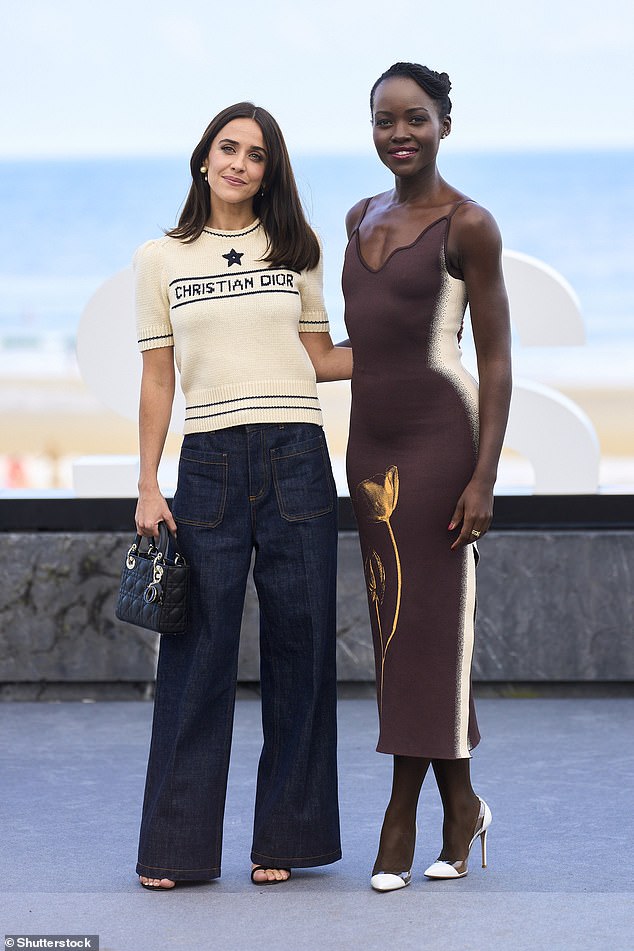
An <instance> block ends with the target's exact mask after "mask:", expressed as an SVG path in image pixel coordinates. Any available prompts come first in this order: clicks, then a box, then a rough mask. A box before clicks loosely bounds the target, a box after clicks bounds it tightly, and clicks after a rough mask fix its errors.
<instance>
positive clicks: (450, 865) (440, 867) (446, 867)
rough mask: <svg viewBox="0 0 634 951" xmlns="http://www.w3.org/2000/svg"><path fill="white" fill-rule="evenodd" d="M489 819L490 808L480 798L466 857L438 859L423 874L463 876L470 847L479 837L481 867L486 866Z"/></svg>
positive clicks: (431, 875)
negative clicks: (447, 859) (448, 859)
mask: <svg viewBox="0 0 634 951" xmlns="http://www.w3.org/2000/svg"><path fill="white" fill-rule="evenodd" d="M491 820H492V816H491V810H490V809H489V807H488V806H487V804H486V802H485V801H484V799H480V812H479V813H478V819H477V822H476V825H475V830H474V833H473V836H472V837H471V842H469V848H468V849H467V857H466V859H460V860H459V861H457V862H446V861H444V860H442V859H438V861H436V862H434V864H433V865H430V866H429V868H426V869H425V871H424V873H423V874H424V875H426V876H427V878H464V877H465V875H466V874H467V871H468V868H467V864H468V862H469V855H470V853H471V847H472V845H473V843H474V842H475V840H476V839H477V838H479V839H480V844H481V846H482V868H486V867H487V846H486V838H487V831H488V829H489V826H490V825H491Z"/></svg>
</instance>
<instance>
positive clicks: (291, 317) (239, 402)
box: [134, 221, 329, 433]
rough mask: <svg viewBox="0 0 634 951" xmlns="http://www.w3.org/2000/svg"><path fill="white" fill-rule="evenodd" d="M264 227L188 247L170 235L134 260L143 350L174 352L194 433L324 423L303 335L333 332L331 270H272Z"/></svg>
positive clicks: (207, 236) (208, 234)
mask: <svg viewBox="0 0 634 951" xmlns="http://www.w3.org/2000/svg"><path fill="white" fill-rule="evenodd" d="M266 245H267V240H266V234H265V232H264V229H263V228H262V227H261V225H260V223H259V222H258V221H256V222H254V223H253V224H252V225H250V226H249V227H248V228H246V229H244V230H242V231H211V230H209V229H207V228H205V230H204V231H203V233H202V234H201V235H200V237H199V238H197V239H196V240H195V241H193V242H191V244H185V243H183V242H182V241H179V240H178V239H176V238H169V237H163V238H159V239H158V240H155V241H148V242H147V243H146V244H143V245H141V247H140V248H139V249H138V250H137V252H136V254H135V256H134V271H135V286H136V320H137V337H138V341H139V348H140V349H141V350H151V349H153V348H156V347H171V346H173V347H174V353H175V357H176V365H177V367H178V369H179V371H180V380H181V386H182V388H183V393H184V394H185V400H186V404H187V409H186V413H185V429H184V431H185V433H194V432H206V431H209V430H212V429H224V428H225V427H227V426H238V425H241V424H243V423H277V422H297V423H304V422H306V423H318V424H319V425H321V422H322V417H321V410H320V408H319V401H318V397H317V386H316V383H315V371H314V369H313V365H312V363H311V362H310V358H309V356H308V354H307V353H306V350H305V349H304V347H303V345H302V342H301V340H300V338H299V332H302V333H304V332H323V331H328V329H329V326H328V316H327V314H326V311H325V308H324V301H323V292H322V265H321V261H320V263H319V265H318V266H317V267H316V268H315V269H314V270H312V271H301V272H297V271H291V270H288V269H286V268H279V267H275V268H270V267H268V265H267V263H266V262H265V261H263V260H262V258H263V256H264V255H265V254H266Z"/></svg>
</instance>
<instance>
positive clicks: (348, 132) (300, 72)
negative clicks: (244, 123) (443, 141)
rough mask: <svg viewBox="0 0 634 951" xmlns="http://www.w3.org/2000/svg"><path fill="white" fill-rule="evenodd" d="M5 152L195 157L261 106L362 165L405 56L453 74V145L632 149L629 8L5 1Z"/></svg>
mask: <svg viewBox="0 0 634 951" xmlns="http://www.w3.org/2000/svg"><path fill="white" fill-rule="evenodd" d="M0 3H1V8H2V9H1V13H2V20H1V22H2V40H1V44H2V54H1V56H0V117H1V118H0V157H25V156H29V157H33V158H38V157H41V158H46V157H50V156H73V155H112V154H122V155H170V154H181V153H183V152H185V153H189V152H190V151H191V148H192V146H193V145H194V144H195V142H196V141H197V140H198V138H199V136H200V134H201V132H202V130H203V129H204V127H205V126H206V124H207V122H208V121H209V119H210V118H211V116H212V115H214V114H215V113H216V112H217V111H218V110H219V109H221V108H223V107H224V106H225V105H228V104H229V103H231V102H236V101H239V100H241V99H253V100H255V101H256V102H258V103H259V104H260V105H263V106H265V107H266V108H268V109H270V111H271V112H273V113H274V115H275V116H276V117H277V118H278V120H279V121H280V123H281V125H282V127H283V129H284V131H285V134H286V137H287V140H288V143H289V146H290V148H291V150H292V151H295V152H324V153H330V154H332V153H337V152H348V153H355V152H363V151H366V150H367V149H368V148H369V146H370V137H369V115H368V92H369V88H370V86H371V85H372V82H373V81H374V79H375V78H376V77H377V75H379V74H380V73H381V72H382V71H383V70H384V69H386V68H387V67H388V66H389V65H390V64H391V63H392V62H394V61H395V60H400V59H407V60H415V61H418V62H424V63H426V64H427V65H429V66H432V67H434V68H437V69H444V70H446V71H447V72H448V73H449V74H450V76H451V79H452V82H453V86H454V90H453V100H454V132H453V135H452V136H451V138H450V140H448V145H449V146H450V148H452V149H454V150H472V149H486V150H488V149H509V150H516V149H522V150H523V149H539V150H551V149H579V148H584V149H585V148H590V149H595V148H598V149H612V148H632V147H634V94H633V93H634V80H633V78H632V77H633V75H634V71H633V69H632V62H633V61H634V29H633V27H634V12H633V11H634V7H633V6H632V3H631V0H602V2H600V3H595V2H589V0H576V2H573V0H530V2H524V0H519V2H514V0H507V2H502V0H475V2H468V0H454V2H452V3H451V4H440V3H429V4H428V3H424V2H421V0H416V2H413V0H400V2H399V3H398V4H390V3H389V2H387V0H382V2H378V0H348V2H346V0H338V2H337V0H319V2H314V0H311V2H302V0H293V2H291V0H271V2H269V3H262V2H261V0H260V2H254V0H243V2H241V3H240V4H230V3H227V2H223V3H219V2H217V0H207V2H201V0H182V2H178V3H175V2H174V0H154V2H151V3H150V2H148V0H108V2H107V3H100V4H90V3H87V2H86V0H58V2H57V3H51V2H50V0H20V2H19V3H17V2H15V0H0Z"/></svg>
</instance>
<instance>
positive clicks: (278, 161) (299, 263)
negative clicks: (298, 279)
mask: <svg viewBox="0 0 634 951" xmlns="http://www.w3.org/2000/svg"><path fill="white" fill-rule="evenodd" d="M232 119H254V120H255V121H256V122H257V124H258V125H259V126H260V129H261V130H262V135H263V137H264V144H265V146H266V152H267V160H266V172H265V174H264V179H265V182H266V187H265V189H264V195H262V194H258V195H256V196H255V197H254V199H253V210H254V212H255V214H256V215H257V217H258V218H259V219H260V221H261V222H262V226H263V228H264V231H265V233H266V236H267V239H268V245H267V249H266V250H267V253H266V257H265V258H264V259H263V260H265V261H268V262H269V264H270V265H271V266H272V267H287V268H290V269H291V270H293V271H303V270H310V269H311V268H314V267H316V266H317V264H318V263H319V257H320V249H319V243H318V241H317V238H316V237H315V234H314V232H313V230H312V229H311V227H310V225H309V224H308V222H307V220H306V216H305V214H304V210H303V208H302V203H301V201H300V197H299V193H298V191H297V185H296V183H295V176H294V175H293V169H292V168H291V162H290V159H289V156H288V151H287V148H286V143H285V142H284V136H283V135H282V130H281V129H280V127H279V125H278V124H277V122H276V121H275V119H274V118H273V116H272V115H271V113H270V112H267V111H266V109H262V108H260V106H255V105H253V103H252V102H238V103H236V104H235V105H233V106H228V107H227V108H226V109H223V110H222V112H219V113H218V115H217V116H215V117H214V118H213V119H212V120H211V122H210V123H209V125H208V126H207V128H206V129H205V131H204V133H203V136H202V138H201V140H200V142H199V143H198V145H197V146H196V148H195V149H194V151H193V152H192V157H191V160H190V163H189V167H190V169H191V175H192V184H191V187H190V189H189V193H188V195H187V198H186V199H185V204H184V205H183V210H182V212H181V215H180V218H179V219H178V225H177V226H176V227H175V228H172V229H171V230H170V231H167V232H166V234H167V235H169V236H170V237H171V238H179V239H180V240H181V241H185V242H190V241H195V240H196V238H198V237H200V235H201V234H202V231H203V228H204V227H205V225H206V224H207V221H208V220H209V215H210V214H211V200H210V195H209V186H208V185H207V182H206V181H205V179H204V177H203V173H202V172H201V171H200V169H201V166H203V165H205V164H206V161H207V156H208V155H209V149H210V148H211V143H212V142H213V140H214V139H215V138H216V136H217V135H218V133H219V132H220V131H221V129H223V128H224V126H226V125H227V123H228V122H231V120H232Z"/></svg>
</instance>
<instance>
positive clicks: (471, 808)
mask: <svg viewBox="0 0 634 951" xmlns="http://www.w3.org/2000/svg"><path fill="white" fill-rule="evenodd" d="M432 768H433V770H434V775H435V777H436V782H437V783H438V791H439V792H440V798H441V800H442V805H443V813H444V819H443V827H442V852H441V853H440V855H439V857H438V858H439V861H443V862H455V861H458V860H462V859H466V858H467V853H468V851H469V842H470V841H471V838H472V836H473V831H474V829H475V826H476V822H477V820H478V813H479V811H480V800H479V798H478V797H477V796H476V794H475V792H474V791H473V787H472V785H471V760H470V759H435V760H432Z"/></svg>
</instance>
